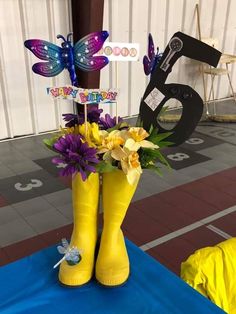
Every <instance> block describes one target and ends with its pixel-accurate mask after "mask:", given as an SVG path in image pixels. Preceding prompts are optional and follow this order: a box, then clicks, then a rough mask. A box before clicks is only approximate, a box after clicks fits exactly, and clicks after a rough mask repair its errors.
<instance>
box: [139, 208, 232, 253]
mask: <svg viewBox="0 0 236 314" xmlns="http://www.w3.org/2000/svg"><path fill="white" fill-rule="evenodd" d="M235 211H236V206H232V207H229V208H226V209H224V210H222V211H220V212H217V213H216V214H214V215H211V216H208V217H206V218H204V219H201V220H199V221H196V222H194V223H193V224H190V225H188V226H185V227H183V228H181V229H179V230H176V231H173V232H170V233H168V234H166V235H164V236H163V237H160V238H158V239H155V240H153V241H150V242H148V243H145V244H143V245H142V246H140V249H141V250H143V251H147V250H149V249H151V248H153V247H155V246H158V245H160V244H162V243H165V242H168V241H170V240H171V239H174V238H177V237H179V236H181V235H183V234H185V233H187V232H189V231H192V230H194V229H197V228H199V227H202V226H204V225H206V224H208V223H209V222H212V221H214V220H217V219H219V218H221V217H224V216H226V215H228V214H230V213H233V212H235ZM207 227H208V229H210V230H212V229H213V228H212V227H213V226H212V227H210V228H209V226H207ZM216 229H218V228H216V227H214V230H212V231H214V232H216ZM218 230H220V229H218ZM223 233H224V235H225V236H226V235H227V236H229V237H230V235H228V234H226V233H225V232H223V231H222V232H221V234H220V235H221V236H222V234H223Z"/></svg>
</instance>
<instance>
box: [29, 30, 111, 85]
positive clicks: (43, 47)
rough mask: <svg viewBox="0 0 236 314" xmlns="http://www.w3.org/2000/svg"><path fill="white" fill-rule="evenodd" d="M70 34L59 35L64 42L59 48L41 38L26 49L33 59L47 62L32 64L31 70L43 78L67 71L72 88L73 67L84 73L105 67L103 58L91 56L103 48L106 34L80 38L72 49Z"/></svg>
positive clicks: (74, 78)
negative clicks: (65, 36)
mask: <svg viewBox="0 0 236 314" xmlns="http://www.w3.org/2000/svg"><path fill="white" fill-rule="evenodd" d="M71 36H72V33H70V34H68V35H67V39H65V38H64V37H63V36H62V35H57V38H58V39H59V38H61V39H62V40H63V42H62V44H61V47H59V46H56V45H54V44H52V43H50V42H48V41H45V40H41V39H29V40H26V41H25V43H24V44H25V47H26V48H28V49H29V50H30V51H31V52H32V53H33V54H34V55H35V56H36V57H38V58H39V59H41V60H44V61H46V62H38V63H35V64H34V65H33V67H32V70H33V71H34V72H35V73H37V74H39V75H42V76H46V77H52V76H56V75H58V74H59V73H61V72H62V71H63V70H64V69H67V70H68V71H69V74H70V79H71V83H72V85H73V86H78V81H77V77H76V72H75V66H77V67H78V68H79V69H81V70H83V71H94V70H100V69H102V68H103V67H104V66H105V65H107V64H108V62H109V61H108V58H107V57H105V56H93V55H94V54H95V53H97V52H98V51H99V50H100V49H101V48H102V46H103V43H104V41H105V40H106V39H107V37H108V36H109V34H108V32H107V31H102V32H94V33H91V34H88V35H87V36H85V37H83V38H82V39H80V40H79V41H78V42H77V43H76V44H75V45H74V46H72V42H71V40H70V38H71Z"/></svg>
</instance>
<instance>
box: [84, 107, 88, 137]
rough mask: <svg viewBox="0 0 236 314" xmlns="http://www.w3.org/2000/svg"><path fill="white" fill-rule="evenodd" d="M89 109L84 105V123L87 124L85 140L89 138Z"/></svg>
mask: <svg viewBox="0 0 236 314" xmlns="http://www.w3.org/2000/svg"><path fill="white" fill-rule="evenodd" d="M87 115H88V107H87V104H84V123H85V138H87V136H88V116H87Z"/></svg>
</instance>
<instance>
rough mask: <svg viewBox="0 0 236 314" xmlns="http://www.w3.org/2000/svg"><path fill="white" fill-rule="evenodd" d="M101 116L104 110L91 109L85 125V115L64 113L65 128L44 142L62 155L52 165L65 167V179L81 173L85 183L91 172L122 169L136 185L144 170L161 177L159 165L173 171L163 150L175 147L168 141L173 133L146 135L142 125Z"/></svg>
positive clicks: (63, 173)
mask: <svg viewBox="0 0 236 314" xmlns="http://www.w3.org/2000/svg"><path fill="white" fill-rule="evenodd" d="M101 113H102V109H97V108H91V109H89V110H88V115H87V121H86V122H85V118H84V114H79V115H74V114H65V115H63V117H64V120H65V121H66V124H65V128H61V130H60V132H59V133H58V134H57V135H56V136H54V137H53V138H50V139H46V140H44V143H45V144H46V146H47V147H48V148H49V149H51V150H52V151H54V152H56V153H58V154H59V157H54V158H53V160H52V162H53V163H55V164H61V163H63V164H65V167H64V168H63V169H62V170H61V171H60V174H61V175H62V176H67V175H75V174H77V173H80V175H81V177H82V180H83V181H85V180H86V179H87V177H88V176H89V174H90V173H92V172H98V173H104V172H110V171H113V170H115V169H121V170H122V171H123V172H124V173H125V174H126V176H127V180H128V182H129V183H130V184H134V183H135V182H136V181H137V180H138V178H139V176H140V174H141V173H142V169H151V170H153V171H155V172H156V173H158V174H159V175H161V172H160V167H159V166H158V165H157V163H158V162H160V163H162V164H164V165H165V166H167V167H168V168H170V166H169V164H168V162H167V160H166V159H165V158H164V156H163V155H162V154H161V151H160V149H161V148H163V147H166V146H169V145H171V144H172V143H171V142H168V141H167V140H166V139H167V138H168V136H169V135H170V134H171V132H166V133H158V130H156V129H154V128H152V127H151V129H150V130H149V132H147V131H146V130H145V129H144V128H143V127H142V126H141V125H136V126H135V127H134V126H131V125H129V124H128V123H126V122H125V121H124V120H123V119H121V118H120V117H119V118H118V119H116V117H114V118H112V117H111V116H110V115H109V114H106V115H105V117H100V115H101ZM117 122H118V123H117ZM116 123H117V124H116Z"/></svg>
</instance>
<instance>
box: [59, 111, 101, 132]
mask: <svg viewBox="0 0 236 314" xmlns="http://www.w3.org/2000/svg"><path fill="white" fill-rule="evenodd" d="M102 112H103V110H102V109H98V108H96V107H94V106H90V107H88V115H87V118H88V122H90V123H93V122H95V123H98V121H99V118H100V115H101V113H102ZM62 116H63V120H64V121H67V123H66V124H65V126H66V127H68V128H71V127H72V126H75V125H78V124H79V125H80V124H83V123H84V121H85V119H84V113H80V114H79V115H76V114H72V113H65V114H63V115H62Z"/></svg>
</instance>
